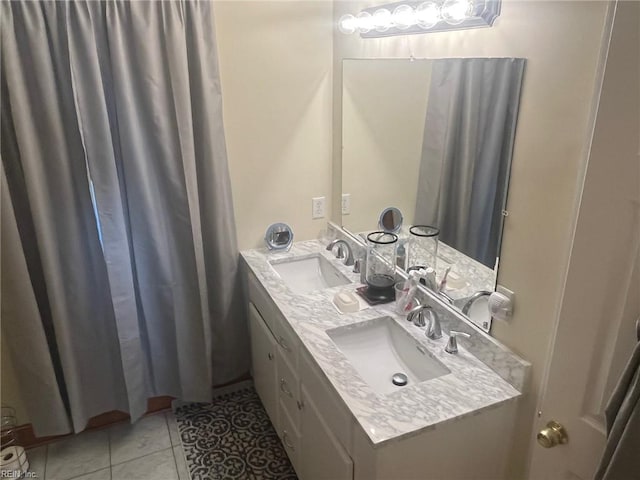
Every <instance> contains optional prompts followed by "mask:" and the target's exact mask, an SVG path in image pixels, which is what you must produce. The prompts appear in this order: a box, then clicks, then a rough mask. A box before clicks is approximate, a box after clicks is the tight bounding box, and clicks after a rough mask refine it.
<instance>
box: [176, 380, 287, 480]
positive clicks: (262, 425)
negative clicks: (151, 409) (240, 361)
mask: <svg viewBox="0 0 640 480" xmlns="http://www.w3.org/2000/svg"><path fill="white" fill-rule="evenodd" d="M176 418H177V421H178V426H179V429H180V434H181V437H182V444H183V446H184V452H185V457H186V460H187V466H188V469H189V473H190V474H191V478H192V479H193V480H218V479H220V480H222V479H225V480H226V479H251V480H253V479H264V480H269V479H274V480H275V479H278V480H296V479H297V477H296V474H295V472H294V470H293V467H292V466H291V463H290V462H289V459H288V458H287V454H286V453H285V451H284V448H283V447H282V444H281V443H280V439H279V438H278V435H277V434H276V432H275V430H274V429H273V426H272V425H271V422H270V421H269V417H268V416H267V413H266V412H265V410H264V408H263V406H262V403H260V399H259V398H258V395H257V394H256V391H255V389H254V388H253V387H249V388H243V389H241V390H238V391H235V392H232V393H228V394H225V395H221V396H218V397H216V398H214V400H213V402H212V403H201V404H197V403H194V404H190V405H185V406H181V407H180V408H178V409H177V410H176Z"/></svg>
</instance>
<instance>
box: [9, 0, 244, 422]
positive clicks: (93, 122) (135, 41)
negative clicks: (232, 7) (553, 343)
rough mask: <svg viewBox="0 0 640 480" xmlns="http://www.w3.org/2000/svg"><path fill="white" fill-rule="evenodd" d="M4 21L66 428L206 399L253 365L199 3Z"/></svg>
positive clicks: (46, 324) (215, 81)
mask: <svg viewBox="0 0 640 480" xmlns="http://www.w3.org/2000/svg"><path fill="white" fill-rule="evenodd" d="M1 8H2V22H3V24H2V52H1V53H2V160H3V164H4V167H5V171H6V176H7V183H8V191H9V192H10V195H11V198H12V199H13V209H14V211H15V217H16V220H17V224H18V230H19V231H20V241H21V249H22V251H23V252H24V256H25V259H26V263H27V265H28V266H29V268H28V271H29V275H30V278H31V283H32V284H33V285H35V286H36V287H38V288H34V291H35V295H34V297H36V298H35V300H33V301H34V302H36V305H35V306H36V307H37V311H38V312H39V313H40V317H41V324H42V328H43V332H44V334H45V335H46V337H47V341H48V342H49V343H48V344H49V346H50V347H51V348H49V353H50V356H51V361H52V363H53V365H54V368H53V370H54V373H56V372H57V375H55V377H56V379H57V384H58V386H59V389H60V392H61V398H63V399H65V402H64V403H65V405H66V409H67V410H68V411H69V413H70V417H71V420H72V425H73V429H74V430H75V431H79V430H82V429H83V428H84V427H85V426H86V422H87V420H88V419H89V418H90V417H92V416H94V415H97V414H99V413H102V412H105V411H109V410H123V411H127V412H129V413H130V414H131V416H132V419H136V418H138V417H139V416H140V415H142V414H143V413H144V411H145V410H146V401H147V398H149V397H151V396H157V395H170V396H174V397H177V398H180V399H184V400H191V401H207V400H209V399H210V387H211V385H212V384H219V383H224V382H227V381H229V380H232V379H234V378H237V377H238V376H240V375H242V374H243V373H245V372H246V371H247V370H248V356H249V355H248V346H247V341H246V339H247V335H246V326H245V323H244V315H243V311H242V308H243V307H242V300H241V297H240V294H241V289H240V287H239V276H238V271H237V255H238V252H237V246H236V245H237V242H236V234H235V225H234V220H233V206H232V201H231V190H230V182H229V174H228V166H227V158H226V149H225V142H224V131H223V127H222V107H221V91H220V84H219V72H218V65H217V53H216V45H215V33H214V21H213V12H212V3H211V2H206V1H202V2H193V1H172V2H146V1H139V2H127V1H122V2H119V1H109V2H92V1H87V2H11V3H9V2H3V3H2V6H1ZM92 194H93V198H92ZM94 208H95V210H94ZM96 212H97V215H96ZM4 240H5V239H4V238H3V241H4ZM3 254H4V249H3ZM3 274H4V272H3ZM3 285H4V283H3ZM3 289H4V287H3ZM12 311H13V312H14V313H12V314H5V310H4V306H3V318H2V320H3V325H2V328H3V334H6V335H9V342H11V335H10V332H9V331H8V328H9V327H11V328H19V326H18V325H19V324H20V322H21V321H22V319H21V316H20V315H19V314H18V313H16V312H15V310H12ZM5 323H6V325H7V329H5ZM25 361H28V359H27V358H24V357H23V358H20V356H19V355H18V356H17V358H15V359H14V364H15V365H16V368H17V369H20V365H21V364H24V362H25ZM56 366H58V370H55V367H56ZM24 383H25V384H26V387H25V388H26V389H27V391H23V392H22V393H23V395H22V396H23V397H25V396H28V395H30V394H31V393H32V391H29V388H30V387H29V384H30V383H32V382H28V381H25V382H24ZM40 407H41V408H43V409H46V408H49V402H48V401H47V400H46V399H42V401H41V404H40ZM32 408H34V407H32ZM54 414H55V415H57V416H63V415H65V412H63V411H61V410H60V408H58V409H56V411H55V412H54ZM30 416H31V418H32V419H35V418H36V415H34V414H31V413H30ZM34 427H35V428H36V432H37V433H38V434H41V435H49V434H57V433H64V432H63V431H62V430H63V429H61V428H60V427H59V425H58V427H55V428H54V426H52V425H45V424H44V423H40V424H38V423H37V422H35V421H34Z"/></svg>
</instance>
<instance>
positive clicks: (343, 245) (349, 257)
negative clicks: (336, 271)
mask: <svg viewBox="0 0 640 480" xmlns="http://www.w3.org/2000/svg"><path fill="white" fill-rule="evenodd" d="M336 245H338V251H337V252H336V258H342V259H343V262H344V264H345V265H348V266H351V265H353V264H354V260H353V252H352V251H351V247H350V246H349V244H348V243H347V242H345V241H344V240H342V239H340V238H337V239H335V240H332V241H331V243H329V245H327V250H329V251H330V252H331V251H333V247H335V246H336ZM345 252H346V253H345Z"/></svg>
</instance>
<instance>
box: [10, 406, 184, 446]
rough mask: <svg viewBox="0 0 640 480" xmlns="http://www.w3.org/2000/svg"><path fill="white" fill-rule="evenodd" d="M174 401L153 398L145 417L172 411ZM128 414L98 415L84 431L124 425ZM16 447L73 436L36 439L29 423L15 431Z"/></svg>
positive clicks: (37, 444) (115, 411)
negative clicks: (118, 424) (119, 424)
mask: <svg viewBox="0 0 640 480" xmlns="http://www.w3.org/2000/svg"><path fill="white" fill-rule="evenodd" d="M172 401H173V397H167V396H164V397H153V398H150V399H149V400H148V401H147V413H146V414H145V415H152V414H154V413H159V412H162V411H164V410H170V409H171V402H172ZM130 418H131V417H129V414H128V413H125V412H120V411H118V410H113V411H111V412H105V413H102V414H100V415H96V416H95V417H92V418H90V419H89V422H88V423H87V428H86V429H85V430H84V431H86V432H89V431H92V430H101V429H103V428H107V427H110V426H112V425H115V424H117V423H123V422H126V421H128V420H129V419H130ZM13 432H14V435H15V439H16V445H21V446H23V447H24V448H34V447H38V446H40V445H44V444H46V443H50V442H53V441H56V440H60V439H61V438H65V437H69V436H71V435H73V434H72V433H69V434H67V435H53V436H49V437H36V435H35V433H34V431H33V426H32V425H31V424H30V423H28V424H25V425H19V426H17V427H16V428H14V429H13Z"/></svg>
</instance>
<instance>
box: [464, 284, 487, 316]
mask: <svg viewBox="0 0 640 480" xmlns="http://www.w3.org/2000/svg"><path fill="white" fill-rule="evenodd" d="M492 293H493V292H489V291H488V290H479V291H477V292H476V293H474V294H473V295H471V296H470V297H469V299H468V300H467V303H465V304H464V306H463V307H462V313H463V314H464V315H468V314H469V310H470V309H471V305H473V302H475V301H476V300H478V299H479V298H481V297H486V296H488V295H491V294H492Z"/></svg>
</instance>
